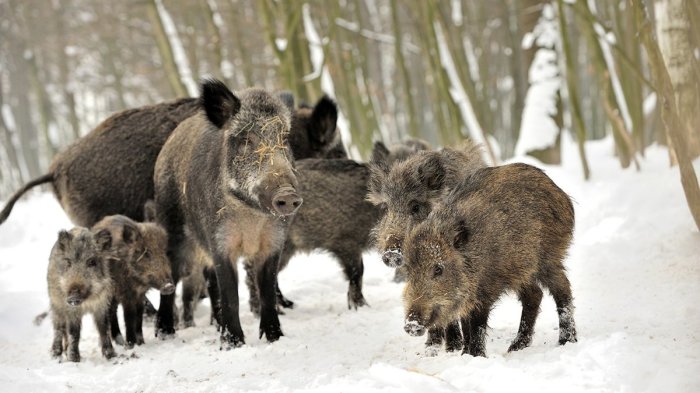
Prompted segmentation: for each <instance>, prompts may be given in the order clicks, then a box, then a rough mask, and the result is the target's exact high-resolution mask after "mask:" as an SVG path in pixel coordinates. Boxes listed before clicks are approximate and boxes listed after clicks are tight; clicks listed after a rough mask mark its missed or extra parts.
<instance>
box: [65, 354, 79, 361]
mask: <svg viewBox="0 0 700 393" xmlns="http://www.w3.org/2000/svg"><path fill="white" fill-rule="evenodd" d="M68 361H69V362H74V363H79V362H80V353H78V352H71V353H69V354H68Z"/></svg>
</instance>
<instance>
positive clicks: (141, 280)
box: [92, 215, 175, 348]
mask: <svg viewBox="0 0 700 393" xmlns="http://www.w3.org/2000/svg"><path fill="white" fill-rule="evenodd" d="M101 230H106V231H108V232H109V233H110V234H111V236H112V246H111V247H110V249H109V255H110V260H111V261H110V262H111V263H110V274H111V277H112V280H113V282H114V298H113V300H112V302H111V306H110V324H111V329H110V330H111V336H112V339H113V340H114V341H115V342H116V343H118V344H121V345H124V346H125V347H126V348H133V346H134V345H141V344H143V343H144V339H143V329H142V326H143V310H144V304H145V303H144V299H145V296H146V292H147V291H148V290H149V289H150V288H154V289H157V290H159V291H160V292H161V293H162V294H164V295H171V294H173V293H174V292H175V285H174V284H173V280H172V275H171V271H170V260H169V259H168V257H167V255H166V251H167V246H168V235H167V233H166V232H165V229H163V228H162V227H161V226H160V225H157V224H155V223H153V222H143V223H138V222H135V221H133V220H132V219H130V218H128V217H126V216H122V215H113V216H107V217H105V218H103V219H102V220H100V221H99V222H98V223H97V224H95V226H93V227H92V231H93V232H99V231H101ZM119 304H121V305H122V308H123V312H124V324H125V326H126V341H125V340H124V337H123V336H122V334H121V331H120V329H119V322H118V319H117V306H118V305H119Z"/></svg>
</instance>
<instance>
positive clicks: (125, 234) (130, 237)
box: [122, 225, 141, 244]
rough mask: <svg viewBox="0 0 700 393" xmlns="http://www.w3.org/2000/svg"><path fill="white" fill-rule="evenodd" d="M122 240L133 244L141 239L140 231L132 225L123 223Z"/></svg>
mask: <svg viewBox="0 0 700 393" xmlns="http://www.w3.org/2000/svg"><path fill="white" fill-rule="evenodd" d="M122 240H123V241H124V243H126V244H134V243H136V242H138V241H139V240H141V232H140V231H139V229H138V228H137V227H135V226H133V225H124V226H123V227H122Z"/></svg>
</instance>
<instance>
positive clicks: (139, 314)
mask: <svg viewBox="0 0 700 393" xmlns="http://www.w3.org/2000/svg"><path fill="white" fill-rule="evenodd" d="M139 298H145V296H139ZM145 307H146V304H145V303H144V302H137V303H136V315H135V317H136V318H135V320H134V330H135V334H136V345H143V344H144V343H145V341H144V340H143V309H144V308H145Z"/></svg>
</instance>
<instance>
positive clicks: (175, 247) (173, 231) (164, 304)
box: [155, 211, 186, 339]
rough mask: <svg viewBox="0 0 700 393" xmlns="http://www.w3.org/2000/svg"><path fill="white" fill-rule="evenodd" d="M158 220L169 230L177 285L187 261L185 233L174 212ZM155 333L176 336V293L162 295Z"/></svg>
mask: <svg viewBox="0 0 700 393" xmlns="http://www.w3.org/2000/svg"><path fill="white" fill-rule="evenodd" d="M159 212H160V211H159ZM158 222H159V223H162V225H163V226H164V227H165V228H166V230H167V232H168V258H169V259H170V270H171V274H172V278H173V285H177V283H178V281H180V273H179V272H180V266H183V265H184V264H185V263H186V261H183V260H182V259H183V257H182V255H183V254H186V253H183V252H182V250H181V249H180V247H182V245H183V244H184V243H185V234H184V233H183V231H182V227H181V226H178V225H177V224H178V219H177V217H174V216H173V215H172V214H170V215H166V216H165V217H164V219H163V217H161V216H160V215H159V216H158ZM155 333H156V337H159V338H161V339H167V338H172V337H174V336H175V293H172V294H170V295H163V294H161V295H160V305H159V306H158V314H157V315H156V329H155Z"/></svg>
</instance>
